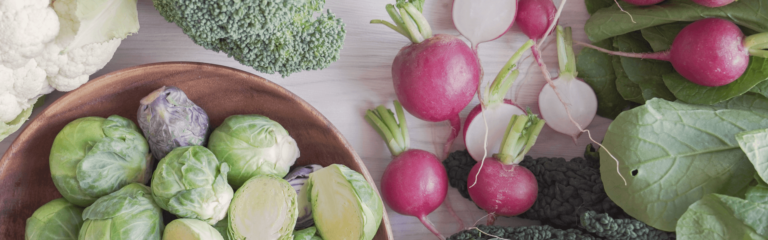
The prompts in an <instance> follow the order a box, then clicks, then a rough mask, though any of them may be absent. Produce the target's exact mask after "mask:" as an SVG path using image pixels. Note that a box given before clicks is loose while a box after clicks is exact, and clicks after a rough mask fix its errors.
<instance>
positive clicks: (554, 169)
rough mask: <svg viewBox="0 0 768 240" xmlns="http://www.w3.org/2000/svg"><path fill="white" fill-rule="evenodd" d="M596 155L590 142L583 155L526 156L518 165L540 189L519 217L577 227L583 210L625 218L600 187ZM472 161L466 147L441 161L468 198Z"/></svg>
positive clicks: (462, 193) (564, 227)
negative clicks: (568, 158) (535, 157)
mask: <svg viewBox="0 0 768 240" xmlns="http://www.w3.org/2000/svg"><path fill="white" fill-rule="evenodd" d="M598 157H599V156H598V155H597V154H596V152H595V150H594V149H593V148H591V145H589V146H588V148H587V151H586V153H585V158H586V159H585V158H580V157H579V158H574V159H572V160H571V161H565V159H563V158H538V159H533V158H532V157H530V156H526V157H525V160H523V161H522V162H520V165H521V166H524V167H526V168H528V170H531V172H532V173H533V175H534V176H535V177H536V181H537V183H538V186H539V193H538V196H537V198H536V202H535V203H534V204H533V206H532V207H531V209H529V210H528V211H526V212H525V213H523V214H521V215H519V216H518V217H521V218H527V219H532V220H539V221H541V222H542V224H546V225H552V226H554V227H557V228H563V229H569V228H576V227H578V226H579V216H580V215H581V214H582V213H584V212H586V211H595V212H598V213H608V214H609V215H611V216H613V217H616V218H628V217H629V216H628V215H626V213H624V211H623V210H622V209H621V208H620V207H619V206H617V205H616V204H615V203H613V201H611V199H610V198H608V196H607V195H606V193H605V190H604V189H603V182H602V180H601V179H600V165H599V159H598ZM475 163H476V161H475V160H473V159H472V157H471V156H470V155H469V154H468V153H467V152H466V151H456V152H453V153H451V154H450V155H449V156H448V158H447V159H446V160H445V161H443V166H445V168H446V171H447V172H448V181H449V183H450V185H451V187H454V188H456V189H458V190H459V192H460V193H461V195H462V196H464V197H465V198H467V199H470V197H469V193H468V192H467V178H468V177H469V176H468V175H469V171H470V170H471V169H472V167H473V166H474V165H475ZM470 200H471V199H470Z"/></svg>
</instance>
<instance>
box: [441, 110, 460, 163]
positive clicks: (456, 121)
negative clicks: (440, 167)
mask: <svg viewBox="0 0 768 240" xmlns="http://www.w3.org/2000/svg"><path fill="white" fill-rule="evenodd" d="M448 122H449V123H450V124H451V135H449V136H448V140H447V141H445V145H444V146H443V155H442V156H441V157H442V158H446V157H448V152H450V150H451V145H453V140H456V137H457V136H459V129H461V118H460V117H459V115H458V114H456V116H453V117H452V118H451V119H449V120H448Z"/></svg>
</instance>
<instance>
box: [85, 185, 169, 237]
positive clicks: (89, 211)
mask: <svg viewBox="0 0 768 240" xmlns="http://www.w3.org/2000/svg"><path fill="white" fill-rule="evenodd" d="M83 220H85V222H84V223H83V227H82V228H80V235H79V238H78V239H79V240H123V239H124V240H134V239H144V240H160V234H162V233H163V214H162V210H161V209H160V207H158V206H157V204H155V201H154V200H152V197H151V196H150V191H149V187H147V186H144V185H143V184H139V183H131V184H128V185H126V186H125V187H123V188H121V189H120V190H117V191H116V192H113V193H110V194H109V195H106V196H104V197H101V198H99V199H98V200H96V202H94V203H93V204H92V205H91V206H89V207H87V208H85V211H84V212H83Z"/></svg>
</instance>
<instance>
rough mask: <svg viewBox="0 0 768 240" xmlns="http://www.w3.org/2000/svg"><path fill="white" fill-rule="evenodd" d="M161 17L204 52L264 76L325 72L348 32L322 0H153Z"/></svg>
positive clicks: (336, 58)
mask: <svg viewBox="0 0 768 240" xmlns="http://www.w3.org/2000/svg"><path fill="white" fill-rule="evenodd" d="M153 2H154V5H155V8H157V10H158V11H159V12H160V15H162V16H163V17H165V19H166V20H167V21H169V22H173V23H176V25H178V26H179V27H181V29H182V31H184V33H185V34H187V36H189V38H191V39H192V41H194V42H195V43H196V44H198V45H200V46H203V47H204V48H206V49H209V50H214V51H217V52H218V51H222V52H225V53H227V55H228V56H230V57H233V58H235V59H236V60H237V61H239V62H240V63H242V64H244V65H248V66H251V67H253V68H254V69H256V70H257V71H260V72H264V73H269V74H272V73H275V72H278V73H280V74H281V75H283V76H288V75H290V74H291V73H295V72H300V71H305V70H317V69H323V68H326V67H328V65H330V64H331V63H332V62H335V61H336V60H338V58H339V51H340V50H341V47H342V45H343V43H344V37H345V34H346V30H345V29H344V23H343V22H342V21H341V19H339V18H337V17H336V16H335V15H334V14H332V13H331V12H330V11H327V12H324V13H321V14H319V16H317V17H314V15H315V13H317V12H321V11H322V10H323V5H325V1H324V0H216V1H203V0H153Z"/></svg>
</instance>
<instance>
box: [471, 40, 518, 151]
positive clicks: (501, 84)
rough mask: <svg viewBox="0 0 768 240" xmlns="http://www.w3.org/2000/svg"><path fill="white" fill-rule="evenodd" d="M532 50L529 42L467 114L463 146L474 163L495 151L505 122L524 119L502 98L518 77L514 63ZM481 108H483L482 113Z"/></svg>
mask: <svg viewBox="0 0 768 240" xmlns="http://www.w3.org/2000/svg"><path fill="white" fill-rule="evenodd" d="M531 46H533V41H531V40H529V41H528V42H526V43H525V44H524V45H523V46H522V47H521V48H520V49H518V50H517V52H515V54H514V55H512V57H511V58H510V59H509V61H507V64H506V65H504V67H503V68H502V69H501V71H500V72H499V74H498V75H496V79H494V80H493V83H491V86H490V87H488V89H487V90H486V91H485V94H484V95H485V96H486V97H484V98H481V103H480V104H478V105H477V106H475V108H473V109H472V111H470V112H469V115H468V116H467V119H466V120H465V122H464V144H465V146H466V147H467V151H469V154H470V155H471V156H472V158H474V159H475V160H482V159H483V158H484V157H485V156H487V155H486V154H487V151H491V152H496V151H498V150H499V147H500V146H501V141H502V138H503V137H504V130H505V129H506V127H507V120H508V119H509V118H511V117H512V115H525V111H523V109H522V108H520V107H519V106H517V105H515V104H514V103H513V102H512V100H509V99H504V95H505V94H506V93H507V90H508V89H509V88H510V87H512V83H514V82H515V79H516V78H517V76H518V75H519V74H520V72H519V71H518V70H517V69H516V67H517V62H518V61H519V60H520V58H521V57H522V55H523V52H525V50H527V49H528V48H530V47H531ZM483 106H485V108H484V109H483ZM481 112H482V114H483V116H481V118H483V119H482V120H478V118H476V117H477V116H478V114H480V113H481ZM486 123H487V124H486Z"/></svg>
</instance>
